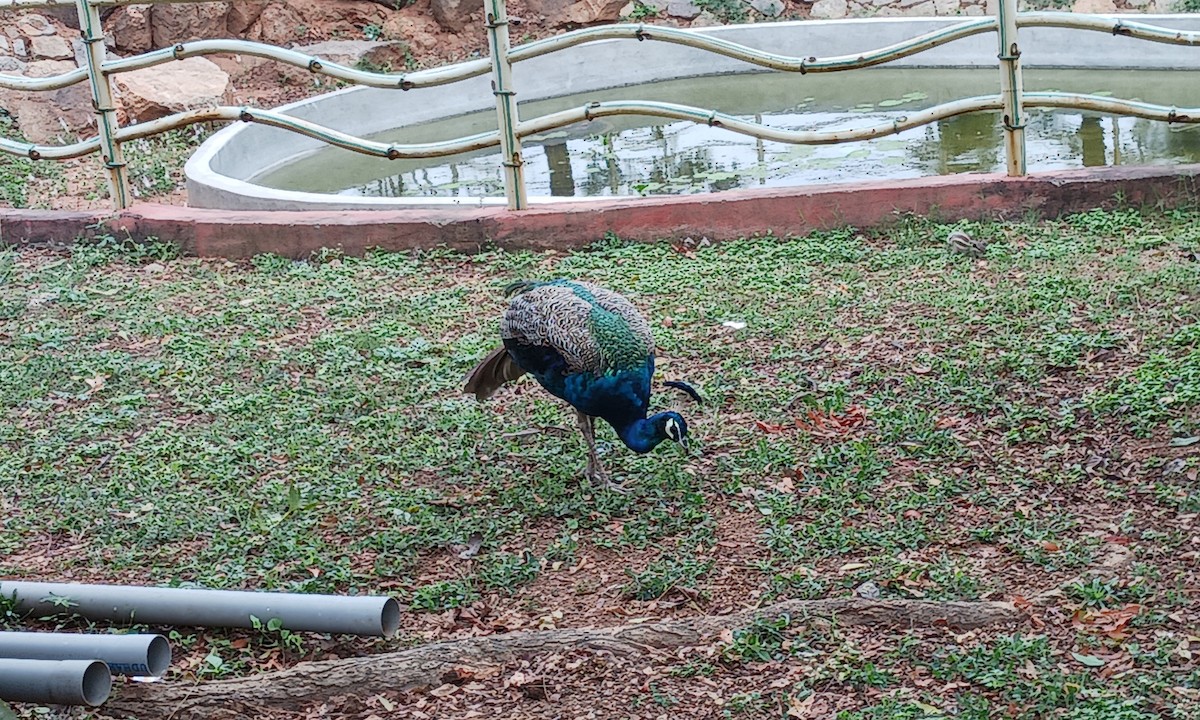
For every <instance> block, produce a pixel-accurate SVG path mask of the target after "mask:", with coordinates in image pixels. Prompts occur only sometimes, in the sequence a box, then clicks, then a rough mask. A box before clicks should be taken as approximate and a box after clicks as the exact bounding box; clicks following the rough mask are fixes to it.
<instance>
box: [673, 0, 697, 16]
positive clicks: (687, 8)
mask: <svg viewBox="0 0 1200 720" xmlns="http://www.w3.org/2000/svg"><path fill="white" fill-rule="evenodd" d="M700 12H701V10H700V8H698V7H696V3H694V2H692V0H670V2H668V3H667V15H670V16H671V17H675V18H682V19H683V20H692V19H694V18H695V17H697V16H698V15H700Z"/></svg>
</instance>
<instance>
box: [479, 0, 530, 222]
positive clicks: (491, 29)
mask: <svg viewBox="0 0 1200 720" xmlns="http://www.w3.org/2000/svg"><path fill="white" fill-rule="evenodd" d="M487 4H488V11H487V14H486V15H487V30H488V48H489V50H490V51H491V54H492V94H494V95H495V96H496V119H497V121H498V122H499V126H500V156H501V158H502V159H501V162H502V163H503V165H504V194H505V195H506V196H507V197H508V209H509V210H523V209H525V207H526V205H527V204H528V201H527V199H526V196H525V171H524V168H523V167H522V164H521V139H520V138H519V137H517V123H518V122H519V118H518V117H517V101H516V97H515V95H516V93H515V92H513V85H512V63H510V62H509V61H508V47H509V46H508V10H507V9H506V8H505V0H487Z"/></svg>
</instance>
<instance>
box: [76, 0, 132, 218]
mask: <svg viewBox="0 0 1200 720" xmlns="http://www.w3.org/2000/svg"><path fill="white" fill-rule="evenodd" d="M75 5H76V7H77V9H78V10H79V30H80V34H81V35H82V36H83V44H84V48H85V51H86V52H85V56H86V58H87V65H88V67H87V71H88V81H89V82H90V83H91V86H92V107H93V108H94V109H95V111H96V129H97V130H98V131H99V133H100V156H101V157H102V158H103V159H104V167H106V168H108V191H109V194H110V196H111V197H112V199H113V205H114V206H116V209H117V210H124V209H125V208H127V207H129V202H130V197H129V173H128V172H127V171H126V170H125V157H124V155H123V154H122V152H121V145H120V143H118V142H117V141H116V138H115V137H114V136H115V135H116V132H117V128H118V123H117V106H116V104H115V103H114V102H113V93H112V85H111V84H110V82H109V79H108V76H107V75H105V74H104V71H103V67H104V56H105V49H104V26H103V25H101V23H100V11H99V10H98V9H97V8H96V6H95V5H93V4H92V2H91V0H75Z"/></svg>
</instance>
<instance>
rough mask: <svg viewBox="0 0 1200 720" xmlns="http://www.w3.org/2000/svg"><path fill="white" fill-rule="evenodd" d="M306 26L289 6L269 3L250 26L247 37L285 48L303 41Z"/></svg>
mask: <svg viewBox="0 0 1200 720" xmlns="http://www.w3.org/2000/svg"><path fill="white" fill-rule="evenodd" d="M307 32H308V30H307V25H306V24H305V22H304V18H303V16H301V15H300V13H298V12H296V10H295V9H294V8H292V7H291V6H290V5H284V4H280V3H271V4H270V5H268V6H266V7H265V8H263V11H262V13H261V14H260V15H259V16H258V20H256V21H255V22H254V24H253V25H251V26H250V30H249V31H247V33H246V34H247V36H248V37H249V38H250V39H253V40H261V41H262V42H265V43H271V44H272V45H282V46H284V47H287V46H289V45H292V44H293V43H295V42H298V41H302V40H304V37H305V35H306V34H307Z"/></svg>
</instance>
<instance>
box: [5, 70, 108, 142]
mask: <svg viewBox="0 0 1200 720" xmlns="http://www.w3.org/2000/svg"><path fill="white" fill-rule="evenodd" d="M20 69H21V71H22V72H21V74H22V75H24V76H25V77H49V76H51V75H61V74H63V73H65V72H70V71H71V70H74V69H75V63H73V62H68V61H66V60H38V61H36V62H31V63H29V64H28V65H25V66H24V67H23V68H20ZM0 107H3V108H5V109H7V110H8V112H9V113H11V114H12V115H13V117H15V118H16V119H17V125H18V127H20V128H21V134H22V135H24V136H25V137H26V139H28V140H29V141H30V142H34V143H51V142H55V140H56V139H57V138H59V137H61V136H63V135H76V134H91V132H94V130H92V129H93V128H94V127H95V117H96V116H95V113H93V112H92V93H91V91H90V90H88V87H87V83H75V84H74V85H71V86H69V87H65V88H59V89H58V90H48V91H45V92H22V91H17V90H6V89H4V88H0ZM89 131H90V132H89Z"/></svg>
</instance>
